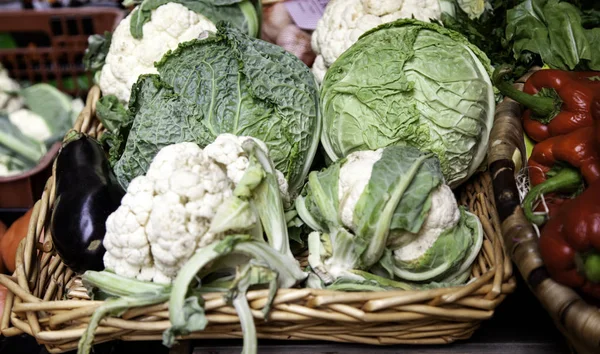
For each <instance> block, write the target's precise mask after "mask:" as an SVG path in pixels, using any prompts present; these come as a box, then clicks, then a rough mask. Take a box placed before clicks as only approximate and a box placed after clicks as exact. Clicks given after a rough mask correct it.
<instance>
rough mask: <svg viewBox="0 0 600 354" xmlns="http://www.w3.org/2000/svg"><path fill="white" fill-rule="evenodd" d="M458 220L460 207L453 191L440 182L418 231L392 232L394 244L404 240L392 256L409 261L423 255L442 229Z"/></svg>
mask: <svg viewBox="0 0 600 354" xmlns="http://www.w3.org/2000/svg"><path fill="white" fill-rule="evenodd" d="M459 221H460V209H459V208H458V203H457V202H456V198H455V197H454V193H453V192H452V189H450V187H448V185H446V184H442V185H441V186H439V187H438V189H436V190H435V191H433V193H432V194H431V208H430V209H429V214H427V218H425V222H424V223H423V225H422V226H421V229H420V230H419V232H418V233H417V234H412V233H410V232H406V231H404V232H397V233H394V235H393V238H394V239H395V240H396V242H395V243H396V244H398V243H402V242H403V241H404V242H406V243H404V244H403V245H402V246H401V247H400V248H397V249H396V250H394V258H396V259H397V260H400V261H411V260H413V259H417V258H419V257H421V256H423V255H424V254H425V252H427V250H428V249H430V248H431V246H433V244H434V243H435V241H437V239H438V237H440V235H441V234H442V233H443V232H444V231H446V230H449V229H452V228H453V227H454V226H456V225H457V224H458V222H459ZM396 247H397V246H396Z"/></svg>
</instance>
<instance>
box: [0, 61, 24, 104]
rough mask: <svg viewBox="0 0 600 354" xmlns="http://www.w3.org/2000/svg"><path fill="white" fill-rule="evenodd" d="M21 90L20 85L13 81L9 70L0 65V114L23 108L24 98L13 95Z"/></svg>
mask: <svg viewBox="0 0 600 354" xmlns="http://www.w3.org/2000/svg"><path fill="white" fill-rule="evenodd" d="M20 89H21V87H20V86H19V83H18V82H16V81H15V80H13V79H11V78H10V76H8V70H6V69H5V68H4V67H3V66H2V64H0V112H3V113H12V112H14V111H16V110H18V109H20V108H21V107H23V98H22V97H21V96H19V95H14V94H12V92H18V91H19V90H20Z"/></svg>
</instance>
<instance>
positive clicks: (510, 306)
mask: <svg viewBox="0 0 600 354" xmlns="http://www.w3.org/2000/svg"><path fill="white" fill-rule="evenodd" d="M24 212H25V210H6V209H0V220H2V221H3V222H4V223H6V224H7V226H8V225H10V224H11V223H12V222H13V221H14V220H15V219H16V218H18V217H19V216H21V215H22V214H23V213H24ZM515 271H516V269H515ZM517 280H518V281H517V290H516V291H515V293H514V294H511V295H509V296H508V297H507V298H506V300H505V301H504V302H503V303H502V304H501V305H500V306H499V307H498V308H497V309H496V311H495V314H494V317H493V318H492V319H491V320H489V321H485V322H483V324H482V325H481V327H480V328H479V329H478V330H477V331H476V332H475V334H474V335H473V337H471V339H469V340H466V341H460V342H456V343H453V344H450V345H444V346H382V347H376V346H366V345H358V344H340V343H329V342H313V341H311V342H304V341H302V342H299V341H267V340H264V341H259V346H258V348H259V350H258V352H259V353H261V354H262V353H265V354H275V353H286V354H338V353H339V354H358V353H360V354H365V353H375V354H391V353H407V354H416V353H423V354H434V353H435V354H437V353H461V354H471V353H472V354H492V353H493V354H521V353H527V354H554V353H556V354H566V353H569V348H568V346H567V344H566V342H565V341H564V339H563V337H562V335H561V334H560V333H559V332H558V330H556V328H555V327H554V325H553V323H552V320H551V319H550V317H549V316H548V314H547V313H546V312H545V311H544V309H543V308H542V307H541V306H540V304H539V303H538V302H537V300H536V298H535V297H534V296H533V295H532V294H531V292H530V291H529V289H528V288H527V287H526V286H525V284H524V282H523V280H522V279H521V278H520V276H518V278H517ZM241 350H242V341H241V340H202V341H200V340H198V341H193V342H192V343H191V344H190V345H189V346H188V345H185V346H181V347H178V348H175V347H174V348H173V352H177V353H181V354H183V353H185V354H191V353H194V354H239V353H240V352H241ZM0 353H3V354H4V353H7V354H47V353H48V352H47V351H46V350H45V348H44V347H43V346H39V345H38V344H37V343H36V341H35V340H34V339H33V338H32V337H29V336H27V335H23V336H17V337H11V338H4V337H2V336H0ZM73 353H75V352H73ZM94 353H96V354H133V353H157V354H159V353H165V354H166V353H169V349H167V348H165V347H163V346H162V345H161V343H160V342H121V341H116V342H110V343H104V344H100V345H98V346H96V347H95V348H94Z"/></svg>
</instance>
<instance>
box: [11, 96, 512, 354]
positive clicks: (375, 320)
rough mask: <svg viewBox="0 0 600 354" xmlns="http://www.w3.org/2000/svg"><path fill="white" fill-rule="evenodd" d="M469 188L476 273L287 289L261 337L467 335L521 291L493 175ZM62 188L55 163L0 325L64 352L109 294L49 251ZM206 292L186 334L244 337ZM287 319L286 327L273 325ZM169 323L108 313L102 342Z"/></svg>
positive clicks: (91, 118) (260, 298) (149, 335)
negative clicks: (391, 283)
mask: <svg viewBox="0 0 600 354" xmlns="http://www.w3.org/2000/svg"><path fill="white" fill-rule="evenodd" d="M100 96H101V92H100V89H99V88H98V87H97V86H94V87H93V88H92V89H91V90H90V92H89V94H88V97H87V100H86V105H85V107H84V109H83V111H82V112H81V114H80V115H79V117H78V119H77V121H76V123H75V125H74V128H73V129H74V130H76V131H81V132H84V133H86V134H88V135H90V136H93V137H96V136H97V134H98V133H99V132H101V131H102V130H103V127H102V125H101V123H99V121H98V120H97V119H96V118H95V113H94V112H95V105H96V102H97V101H98V100H99V98H100ZM465 188H467V187H465ZM468 188H471V189H472V191H471V192H464V193H463V194H461V198H460V200H459V202H461V203H463V204H468V206H469V209H471V210H478V213H480V214H477V215H478V217H479V218H480V220H481V221H482V224H483V227H484V231H485V232H484V233H485V240H484V245H483V247H482V249H481V251H480V254H479V256H478V259H477V261H476V264H475V265H474V269H473V273H472V278H471V280H470V282H469V283H467V284H465V285H461V286H455V287H450V288H437V289H429V290H408V291H404V290H396V291H385V292H339V291H334V290H320V289H307V288H301V289H280V290H279V291H278V293H277V296H276V298H275V302H274V310H273V311H274V312H273V313H272V314H271V316H272V317H273V316H274V318H271V321H270V322H267V323H266V325H265V323H262V322H258V321H257V329H258V332H259V337H261V338H272V339H290V340H298V339H300V340H302V339H304V340H306V339H319V340H328V341H340V342H352V343H365V344H377V345H385V344H402V343H403V344H446V343H450V342H453V341H455V340H458V339H466V338H468V337H470V336H471V334H472V333H473V332H474V331H475V330H476V329H477V328H478V327H479V323H480V321H482V320H485V319H488V318H490V317H491V316H492V315H493V313H494V310H495V308H496V307H497V306H498V305H499V304H500V303H501V302H502V301H503V300H504V299H505V297H506V296H507V294H509V293H512V292H513V291H514V288H515V286H516V281H515V278H514V275H513V273H512V264H511V262H510V259H509V256H508V254H507V248H506V246H505V245H504V243H503V239H502V237H501V235H499V232H500V231H499V230H500V223H499V221H498V215H497V214H496V209H495V208H496V207H495V205H494V201H493V197H492V188H491V177H490V176H489V175H488V174H482V175H481V177H478V178H477V179H475V180H474V181H473V182H472V184H469V185H468ZM55 193H56V191H55V189H54V171H53V176H52V177H51V178H50V179H49V180H48V182H47V184H46V188H45V190H44V194H43V196H42V198H41V199H40V200H39V201H38V202H37V203H36V204H35V206H34V208H33V212H32V217H31V221H30V224H29V231H28V235H27V237H26V238H25V239H24V240H23V241H22V242H21V244H20V245H19V249H18V251H17V270H16V272H15V273H14V274H13V276H12V277H9V276H2V275H0V284H2V285H4V286H5V287H7V288H8V290H9V292H8V295H7V300H6V304H5V310H4V313H3V316H2V321H1V327H0V329H1V330H2V334H3V335H5V336H13V335H17V334H20V333H28V334H30V335H32V336H34V337H35V338H36V339H37V340H38V342H40V343H44V344H46V347H47V348H48V350H49V351H51V352H57V353H58V352H64V351H67V350H70V349H72V348H73V347H74V346H76V344H77V341H78V339H79V337H80V336H81V331H82V327H81V326H82V325H83V324H85V319H86V318H89V316H90V315H91V313H92V312H93V310H94V309H95V308H96V307H97V306H98V305H99V304H100V303H102V302H98V301H89V299H87V294H84V293H82V290H81V289H82V287H81V284H80V278H78V277H75V276H74V274H73V272H72V271H70V270H69V269H68V268H67V267H66V266H64V264H63V263H62V262H61V260H60V258H59V257H58V256H57V255H54V254H53V253H52V251H53V249H52V248H53V246H52V242H51V235H49V232H48V230H47V229H48V228H47V227H45V225H47V223H48V219H49V218H48V215H49V211H50V210H51V208H52V203H53V201H54V198H55ZM486 195H487V197H486ZM461 200H462V201H461ZM481 215H486V217H482V216H481ZM38 240H40V241H41V242H38ZM65 292H68V294H69V295H72V299H71V300H64V299H62V298H63V295H64V294H65ZM266 296H267V291H266V290H255V291H250V292H248V294H247V298H248V299H249V302H250V304H251V306H254V309H255V312H256V313H254V316H255V318H260V315H259V314H258V313H260V311H258V309H260V307H261V304H263V305H264V300H265V298H266ZM204 298H205V301H206V308H207V309H206V311H207V317H209V323H210V325H209V327H208V328H207V329H206V330H205V331H204V332H197V333H193V334H191V335H189V336H185V337H181V338H182V339H189V338H239V337H240V336H241V334H242V333H241V331H239V329H238V330H237V331H236V330H235V328H234V327H235V326H236V325H239V324H237V322H236V321H237V315H236V314H235V312H232V311H231V310H232V308H231V307H228V306H227V305H226V304H225V303H224V300H223V296H222V293H211V294H206V295H204ZM58 299H60V300H58ZM165 312H166V318H165ZM82 321H83V322H82ZM71 322H73V323H74V324H72V323H71ZM213 324H214V325H213ZM282 324H285V326H287V327H284V328H289V330H288V331H287V332H286V331H285V330H283V331H278V332H277V331H275V328H279V327H281V326H282ZM167 325H168V310H167V308H166V304H161V305H160V306H154V307H152V306H150V307H148V308H141V309H133V310H130V311H129V312H127V313H126V314H125V315H124V316H123V317H122V318H113V317H111V318H108V319H105V320H103V325H102V326H101V328H100V329H99V332H97V338H96V341H95V343H99V342H102V341H108V340H114V339H122V340H149V339H152V340H158V339H159V334H160V331H159V330H164V329H165V326H167ZM78 326H79V327H78ZM136 326H137V327H136ZM232 326H233V327H232ZM269 326H270V327H269ZM321 329H322V330H321ZM157 331H158V332H157ZM219 331H220V332H219ZM223 331H225V332H223ZM332 331H333V332H332ZM369 331H372V332H369Z"/></svg>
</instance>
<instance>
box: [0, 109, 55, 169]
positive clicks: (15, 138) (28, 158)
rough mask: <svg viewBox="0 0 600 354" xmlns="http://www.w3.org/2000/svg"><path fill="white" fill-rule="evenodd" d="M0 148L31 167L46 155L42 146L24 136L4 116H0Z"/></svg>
mask: <svg viewBox="0 0 600 354" xmlns="http://www.w3.org/2000/svg"><path fill="white" fill-rule="evenodd" d="M0 146H3V147H4V148H5V149H7V150H8V151H10V152H11V153H10V155H11V156H15V157H17V158H18V159H19V160H23V161H25V163H26V164H27V165H33V166H35V165H37V164H38V162H39V160H40V159H41V158H42V157H43V156H44V154H45V153H46V147H45V146H44V144H42V143H39V142H37V141H34V140H33V139H30V138H29V137H27V136H25V135H24V134H23V133H21V131H20V130H19V128H17V127H16V126H15V125H13V124H12V123H11V122H10V121H9V120H8V118H7V117H5V116H0Z"/></svg>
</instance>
